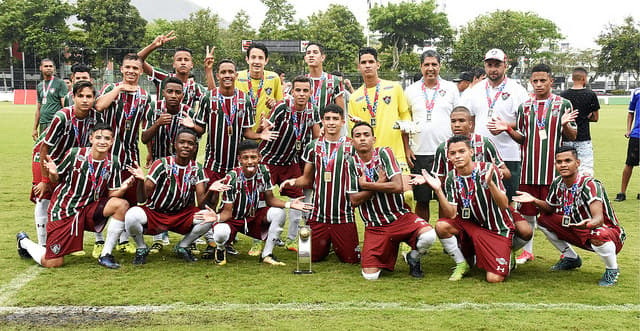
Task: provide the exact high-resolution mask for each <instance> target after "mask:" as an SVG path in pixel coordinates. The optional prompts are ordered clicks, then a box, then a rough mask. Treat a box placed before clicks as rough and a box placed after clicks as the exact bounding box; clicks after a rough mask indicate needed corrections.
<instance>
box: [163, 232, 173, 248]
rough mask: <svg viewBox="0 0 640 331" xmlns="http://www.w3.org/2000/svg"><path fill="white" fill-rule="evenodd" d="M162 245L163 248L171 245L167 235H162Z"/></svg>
mask: <svg viewBox="0 0 640 331" xmlns="http://www.w3.org/2000/svg"><path fill="white" fill-rule="evenodd" d="M162 244H163V245H165V246H169V245H170V244H171V240H169V233H167V232H165V233H163V234H162Z"/></svg>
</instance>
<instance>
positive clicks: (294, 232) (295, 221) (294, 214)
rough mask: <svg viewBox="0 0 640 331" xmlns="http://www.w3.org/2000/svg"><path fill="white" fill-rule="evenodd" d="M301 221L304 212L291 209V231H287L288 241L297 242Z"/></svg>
mask: <svg viewBox="0 0 640 331" xmlns="http://www.w3.org/2000/svg"><path fill="white" fill-rule="evenodd" d="M300 219H302V212H301V211H299V210H297V209H293V208H289V229H287V239H289V240H295V239H296V237H297V236H298V226H299V225H300Z"/></svg>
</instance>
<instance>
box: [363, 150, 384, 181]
mask: <svg viewBox="0 0 640 331" xmlns="http://www.w3.org/2000/svg"><path fill="white" fill-rule="evenodd" d="M358 162H359V163H360V167H362V169H363V170H364V175H365V177H366V178H367V181H368V182H373V181H375V179H374V175H375V170H376V167H377V166H378V163H379V162H380V156H379V155H378V149H377V148H374V149H373V155H372V157H371V161H369V164H366V163H364V161H363V160H362V159H361V158H360V157H359V156H358Z"/></svg>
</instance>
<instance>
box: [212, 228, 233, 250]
mask: <svg viewBox="0 0 640 331" xmlns="http://www.w3.org/2000/svg"><path fill="white" fill-rule="evenodd" d="M230 236H231V227H229V224H226V223H218V224H216V225H215V226H214V227H213V232H212V234H211V239H212V241H214V242H215V243H216V248H218V249H225V248H224V245H225V244H226V243H227V240H229V237H230Z"/></svg>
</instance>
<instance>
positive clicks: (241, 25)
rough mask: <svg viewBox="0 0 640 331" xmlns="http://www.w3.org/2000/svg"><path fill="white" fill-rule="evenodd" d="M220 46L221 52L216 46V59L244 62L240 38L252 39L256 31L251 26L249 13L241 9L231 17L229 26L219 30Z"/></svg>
mask: <svg viewBox="0 0 640 331" xmlns="http://www.w3.org/2000/svg"><path fill="white" fill-rule="evenodd" d="M220 33H221V38H220V48H221V50H222V51H223V52H218V48H216V54H215V57H216V59H222V58H225V57H226V58H230V59H232V60H234V61H236V63H243V62H244V52H243V51H242V40H244V39H249V40H252V39H254V38H255V36H256V31H255V30H254V29H252V28H251V24H250V23H249V15H248V14H247V12H246V11H244V10H241V11H239V12H238V13H236V16H234V17H233V21H231V24H229V27H228V28H227V29H225V30H222V31H220Z"/></svg>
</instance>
